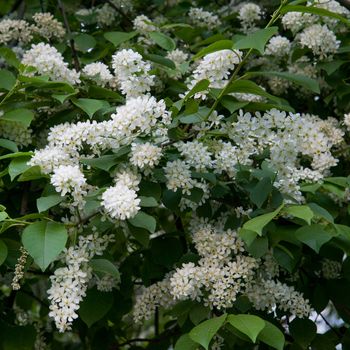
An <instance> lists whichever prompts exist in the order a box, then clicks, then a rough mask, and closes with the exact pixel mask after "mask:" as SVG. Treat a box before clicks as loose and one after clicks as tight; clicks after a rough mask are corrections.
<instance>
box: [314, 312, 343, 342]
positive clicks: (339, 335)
mask: <svg viewBox="0 0 350 350" xmlns="http://www.w3.org/2000/svg"><path fill="white" fill-rule="evenodd" d="M319 315H320V316H321V317H322V319H323V321H324V322H325V323H326V324H327V326H328V327H329V328H330V329H331V330H332V331H333V332H334V333H335V334H336V335H337V337H338V338H339V339H340V338H341V337H342V335H341V334H340V333H338V331H337V330H336V329H335V328H334V327H333V326H332V325H331V324H330V323H329V322H328V321H327V319H326V318H325V317H324V316H323V315H322V313H320V314H319Z"/></svg>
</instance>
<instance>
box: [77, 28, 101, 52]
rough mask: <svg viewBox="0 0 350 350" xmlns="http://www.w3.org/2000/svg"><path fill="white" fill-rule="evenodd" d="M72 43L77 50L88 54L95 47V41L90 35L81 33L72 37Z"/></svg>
mask: <svg viewBox="0 0 350 350" xmlns="http://www.w3.org/2000/svg"><path fill="white" fill-rule="evenodd" d="M74 43H75V47H76V48H77V50H79V51H82V52H88V51H89V50H90V49H93V48H94V47H95V46H96V40H95V38H94V37H93V36H92V35H89V34H86V33H81V34H78V35H77V36H75V37H74Z"/></svg>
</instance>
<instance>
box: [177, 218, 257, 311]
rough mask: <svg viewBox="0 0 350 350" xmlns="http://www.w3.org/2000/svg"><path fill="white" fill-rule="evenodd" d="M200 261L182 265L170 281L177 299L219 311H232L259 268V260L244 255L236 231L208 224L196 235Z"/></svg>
mask: <svg viewBox="0 0 350 350" xmlns="http://www.w3.org/2000/svg"><path fill="white" fill-rule="evenodd" d="M193 242H194V244H195V247H196V250H197V251H198V254H199V255H200V256H201V259H200V260H199V261H198V265H195V264H193V263H187V264H183V265H182V267H181V268H179V269H177V270H176V271H175V272H174V274H173V275H172V277H171V278H170V285H171V291H170V292H171V294H172V295H173V296H174V298H175V299H180V300H184V299H193V300H201V299H203V300H204V302H205V304H208V305H209V306H211V307H216V308H218V309H224V308H229V307H232V305H233V303H234V301H235V300H236V297H237V294H238V293H242V292H244V290H245V285H246V284H247V283H248V282H249V281H251V279H252V277H253V275H254V273H255V272H254V271H255V270H256V269H257V267H258V260H256V259H254V258H252V257H249V256H247V255H244V254H243V253H244V248H243V242H242V241H241V240H240V239H239V238H238V237H237V235H236V233H235V232H234V231H231V230H228V231H223V230H222V228H219V227H214V226H212V225H210V224H207V225H206V226H205V227H203V228H200V229H198V231H197V232H195V233H194V235H193Z"/></svg>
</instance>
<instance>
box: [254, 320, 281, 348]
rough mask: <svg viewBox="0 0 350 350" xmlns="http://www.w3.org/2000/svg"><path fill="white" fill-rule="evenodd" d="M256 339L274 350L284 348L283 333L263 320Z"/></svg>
mask: <svg viewBox="0 0 350 350" xmlns="http://www.w3.org/2000/svg"><path fill="white" fill-rule="evenodd" d="M258 340H260V341H262V342H263V343H265V344H267V345H269V346H271V347H272V348H274V349H276V350H283V349H284V343H285V339H284V334H283V333H282V332H281V331H280V329H279V328H277V327H276V326H275V325H273V324H272V323H270V322H268V321H265V327H264V329H263V330H262V331H261V332H260V333H259V335H258Z"/></svg>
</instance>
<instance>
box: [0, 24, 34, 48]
mask: <svg viewBox="0 0 350 350" xmlns="http://www.w3.org/2000/svg"><path fill="white" fill-rule="evenodd" d="M32 39H33V33H32V26H31V25H30V24H29V23H28V22H26V21H24V20H21V19H20V20H17V19H3V20H2V21H1V22H0V44H7V43H9V42H11V41H18V42H20V43H24V44H26V43H29V42H30V41H31V40H32Z"/></svg>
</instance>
